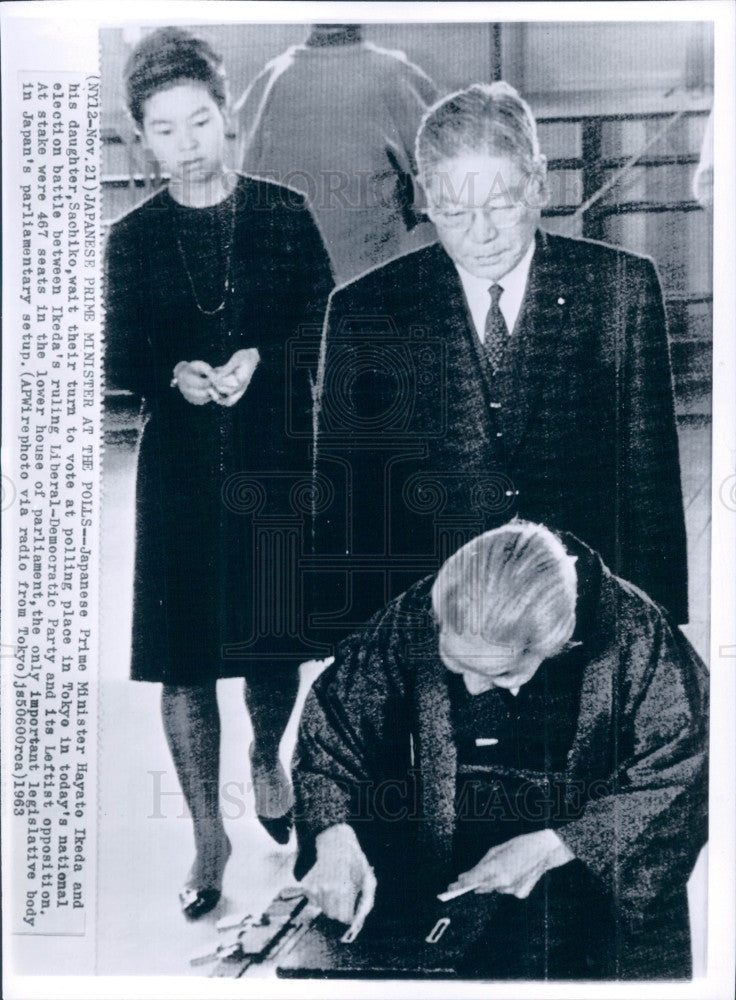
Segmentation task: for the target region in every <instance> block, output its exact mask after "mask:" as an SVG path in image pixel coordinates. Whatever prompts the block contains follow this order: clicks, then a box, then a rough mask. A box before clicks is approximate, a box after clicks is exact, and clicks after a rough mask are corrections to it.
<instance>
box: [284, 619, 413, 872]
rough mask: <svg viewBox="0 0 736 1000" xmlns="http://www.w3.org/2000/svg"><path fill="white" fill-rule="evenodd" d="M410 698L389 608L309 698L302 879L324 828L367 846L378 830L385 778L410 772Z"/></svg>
mask: <svg viewBox="0 0 736 1000" xmlns="http://www.w3.org/2000/svg"><path fill="white" fill-rule="evenodd" d="M405 696H406V677H405V672H404V665H403V663H402V656H401V653H400V642H399V641H398V638H397V631H396V616H395V614H394V613H393V612H392V610H391V609H390V608H389V609H387V610H386V611H384V612H383V613H381V614H380V615H377V616H375V618H374V619H373V621H372V623H371V625H370V626H368V627H366V629H365V630H364V631H363V632H360V633H356V634H355V635H353V636H350V637H349V638H348V639H346V640H344V641H343V642H342V643H341V644H340V645H339V646H338V648H337V650H336V657H335V662H334V664H332V666H330V667H328V668H327V669H326V670H325V671H324V673H322V674H321V675H320V677H319V678H318V679H317V680H316V681H315V683H314V686H313V688H312V690H311V691H310V693H309V695H308V696H307V700H306V703H305V706H304V711H303V714H302V718H301V723H300V726H299V734H298V739H297V744H296V749H295V751H294V759H293V767H292V776H293V782H294V793H295V813H296V830H297V838H298V846H299V853H298V857H297V862H296V867H295V874H296V877H297V878H301V877H302V876H303V875H304V874H305V873H306V872H307V871H308V870H309V868H311V866H312V864H313V863H314V841H315V838H316V837H317V835H318V834H319V833H321V832H322V830H326V829H327V828H328V827H330V826H334V825H335V824H338V823H350V824H351V825H352V826H353V828H354V829H355V830H356V833H357V834H358V837H359V839H360V840H361V842H363V841H364V834H365V833H366V832H367V833H369V834H372V833H373V832H374V831H373V830H372V829H367V828H371V827H372V825H375V822H376V820H377V819H379V818H380V817H378V816H377V815H376V813H375V805H376V803H377V802H378V798H377V796H378V795H380V790H381V782H382V779H383V778H384V777H388V776H392V777H394V778H395V776H396V775H397V774H399V775H401V774H402V772H404V771H405V770H406V768H407V767H408V747H409V736H408V733H409V729H408V718H407V716H408V712H407V709H406V698H405ZM394 785H395V782H394Z"/></svg>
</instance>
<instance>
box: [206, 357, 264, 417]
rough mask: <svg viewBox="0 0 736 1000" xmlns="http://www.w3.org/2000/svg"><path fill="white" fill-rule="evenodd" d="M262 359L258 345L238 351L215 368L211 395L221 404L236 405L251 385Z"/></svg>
mask: <svg viewBox="0 0 736 1000" xmlns="http://www.w3.org/2000/svg"><path fill="white" fill-rule="evenodd" d="M260 360H261V356H260V354H259V353H258V348H257V347H249V348H247V349H243V350H240V351H236V352H235V354H233V356H232V357H231V358H230V360H229V361H228V362H227V364H224V365H221V366H220V367H219V368H216V369H215V371H214V375H213V378H212V388H211V392H210V397H211V398H212V399H214V401H215V402H216V403H220V405H221V406H234V405H235V404H236V403H237V402H238V400H239V399H240V398H241V396H242V395H243V393H244V392H245V390H246V389H247V388H248V386H249V385H250V380H251V379H252V378H253V373H254V372H255V370H256V368H257V367H258V362H259V361H260Z"/></svg>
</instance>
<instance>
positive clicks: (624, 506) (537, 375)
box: [313, 82, 687, 639]
mask: <svg viewBox="0 0 736 1000" xmlns="http://www.w3.org/2000/svg"><path fill="white" fill-rule="evenodd" d="M417 163H418V167H419V172H420V180H421V182H422V185H423V187H424V189H425V192H426V196H427V202H428V206H429V208H428V214H429V216H430V218H431V219H432V221H433V222H434V223H435V226H436V228H437V232H438V235H439V240H440V242H439V244H434V245H432V246H429V247H426V248H423V249H421V250H418V251H416V252H414V253H411V254H407V255H405V256H403V257H399V258H397V259H395V260H393V261H391V262H389V263H388V264H386V265H384V266H383V267H381V268H377V269H375V270H373V271H370V272H368V273H367V274H365V275H363V276H362V277H361V278H359V279H358V280H356V281H354V282H352V283H350V284H348V285H345V286H343V287H341V288H339V289H337V290H336V291H335V292H334V293H333V295H332V297H331V300H330V306H329V309H328V313H327V319H326V323H325V329H324V335H323V344H322V355H321V357H322V364H321V370H320V373H319V377H318V382H317V420H316V427H317V438H316V457H317V460H316V469H317V473H318V474H317V478H316V484H315V508H314V509H315V517H316V521H315V542H316V551H317V554H318V562H317V563H316V564H315V565H316V567H317V571H318V573H319V586H318V587H317V588H316V589H317V590H318V592H319V595H320V601H321V602H322V603H320V604H319V605H318V610H319V611H320V612H321V614H319V615H317V616H316V617H315V618H314V619H313V622H314V623H315V624H316V625H318V626H320V627H322V626H324V627H325V632H323V633H322V634H323V635H329V634H331V635H332V637H333V638H335V639H337V638H339V637H340V635H341V634H343V633H344V631H345V630H346V629H347V628H351V627H354V626H356V625H358V624H360V623H361V622H362V621H364V620H365V618H366V617H367V615H368V613H369V612H370V609H371V607H374V606H380V605H381V604H382V603H383V602H385V601H386V600H388V599H390V598H391V597H393V596H395V595H396V594H397V593H399V592H400V591H401V590H402V589H404V588H405V587H406V586H408V585H409V584H410V583H411V582H413V581H414V580H416V579H417V578H418V577H419V576H420V575H422V573H426V572H430V571H432V570H436V569H437V568H438V566H439V565H440V564H441V563H442V561H443V560H444V559H445V558H446V557H447V555H448V554H449V553H450V552H453V551H455V550H456V549H457V548H458V546H459V545H462V544H463V543H464V542H465V541H467V540H468V539H469V538H471V537H473V536H474V535H477V534H478V533H480V532H481V531H484V530H487V529H489V528H492V527H494V526H496V525H498V524H500V523H503V522H505V521H507V520H509V519H510V518H511V517H513V516H514V515H519V516H522V517H525V518H529V519H530V520H536V521H542V522H544V523H546V524H548V525H550V526H552V527H555V528H559V529H561V530H567V531H571V532H573V533H575V534H576V535H577V536H578V537H580V538H581V539H583V540H584V541H585V542H586V543H588V544H589V545H590V546H591V547H593V548H595V549H596V550H597V551H599V552H600V553H601V555H602V557H603V559H604V560H605V561H606V563H607V564H608V565H609V566H610V567H611V568H612V570H613V571H614V572H615V573H616V574H617V575H620V576H623V577H624V578H626V579H628V580H631V581H633V582H634V583H635V584H637V585H638V586H639V587H641V588H642V589H643V590H645V591H646V592H647V593H648V594H650V595H651V596H652V597H653V598H654V599H655V600H656V601H658V602H659V603H661V604H662V605H664V606H665V607H666V608H667V609H668V610H669V611H670V612H671V613H672V615H673V616H674V618H675V619H676V620H677V621H678V622H685V621H686V620H687V569H686V548H685V526H684V516H683V507H682V495H681V488H680V470H679V456H678V444H677V433H676V427H675V417H674V407H673V392H672V377H671V370H670V361H669V349H668V341H667V330H666V323H665V315H664V308H663V303H662V294H661V290H660V286H659V281H658V278H657V274H656V271H655V268H654V266H653V264H652V262H651V261H650V260H648V259H647V258H644V257H640V256H636V255H634V254H631V253H627V252H624V251H621V250H618V249H615V248H613V247H609V246H606V245H603V244H600V243H594V242H591V241H588V240H580V239H569V238H565V237H561V236H554V235H551V234H547V233H544V232H543V231H541V230H540V229H539V224H540V217H541V208H542V206H543V205H544V204H545V203H546V197H547V187H546V159H545V157H544V156H543V155H542V154H541V152H540V150H539V144H538V139H537V133H536V125H535V122H534V118H533V116H532V114H531V111H530V109H529V107H528V105H527V104H526V103H525V102H524V101H523V100H522V99H521V98H520V97H519V95H518V94H517V93H516V91H515V90H514V89H513V88H511V87H510V86H509V85H508V84H505V83H503V82H499V83H494V84H491V85H485V84H477V85H474V86H472V87H470V88H468V89H467V90H464V91H461V92H458V93H456V94H453V95H450V96H449V97H446V98H443V99H442V100H441V101H440V102H438V103H437V104H435V105H434V106H433V107H432V108H431V109H430V110H429V111H428V112H427V114H426V116H425V118H424V120H423V122H422V125H421V127H420V130H419V134H418V137H417Z"/></svg>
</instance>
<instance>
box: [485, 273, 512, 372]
mask: <svg viewBox="0 0 736 1000" xmlns="http://www.w3.org/2000/svg"><path fill="white" fill-rule="evenodd" d="M488 293H489V295H490V296H491V307H490V309H489V310H488V315H487V316H486V328H485V337H484V339H483V349H484V351H485V354H486V357H487V358H488V361H489V363H490V366H491V368H492V369H493V371H494V372H496V371H498V369H499V368H500V367H501V361H502V360H503V355H504V351H505V350H506V342H507V340H508V339H509V330H508V327H507V326H506V320H505V319H504V318H503V313H502V312H501V309H500V307H499V305H498V300H499V299H500V298H501V296H502V295H503V288H501V286H500V285H496V284H493V285H491V287H490V288H489V289H488Z"/></svg>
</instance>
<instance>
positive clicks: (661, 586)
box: [617, 260, 688, 624]
mask: <svg viewBox="0 0 736 1000" xmlns="http://www.w3.org/2000/svg"><path fill="white" fill-rule="evenodd" d="M637 263H639V264H641V266H642V273H641V274H640V276H639V280H638V281H627V282H626V284H627V286H628V287H629V288H633V289H636V293H635V295H633V296H632V297H631V299H630V302H629V308H628V316H627V331H628V333H627V342H626V350H625V355H624V360H623V365H622V369H621V375H622V378H621V381H620V383H619V384H620V386H621V389H620V398H619V400H618V403H619V406H618V412H619V413H620V414H622V418H621V423H620V425H619V427H620V437H619V439H620V442H621V455H622V462H621V471H620V475H619V496H620V501H621V508H620V516H619V518H618V538H619V551H620V553H621V562H620V564H619V566H618V567H617V572H618V574H619V575H620V576H622V577H624V578H625V579H627V580H634V581H636V583H637V584H638V585H639V586H640V587H641V588H642V589H643V590H644V591H645V592H646V593H647V594H649V596H650V597H652V598H653V599H654V600H655V601H657V602H659V603H660V604H662V605H663V606H664V607H665V608H667V610H668V611H669V612H670V613H671V614H672V616H673V617H674V619H675V621H677V622H679V623H680V624H684V623H685V622H687V620H688V604H687V549H686V541H685V516H684V511H683V504H682V488H681V484H680V458H679V451H678V441H677V427H676V423H675V409H674V397H673V384H672V370H671V365H670V354H669V344H668V339H667V324H666V321H665V312H664V305H663V302H662V290H661V288H660V284H659V280H658V278H657V273H656V271H655V269H654V266H653V264H652V263H651V262H650V261H648V260H647V261H637ZM632 277H633V275H632Z"/></svg>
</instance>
